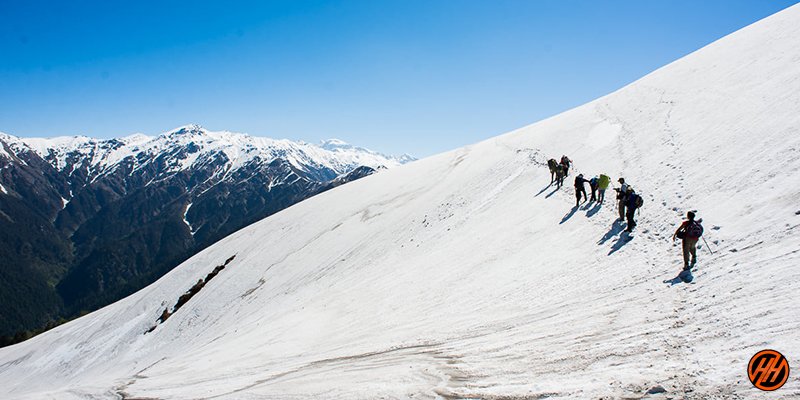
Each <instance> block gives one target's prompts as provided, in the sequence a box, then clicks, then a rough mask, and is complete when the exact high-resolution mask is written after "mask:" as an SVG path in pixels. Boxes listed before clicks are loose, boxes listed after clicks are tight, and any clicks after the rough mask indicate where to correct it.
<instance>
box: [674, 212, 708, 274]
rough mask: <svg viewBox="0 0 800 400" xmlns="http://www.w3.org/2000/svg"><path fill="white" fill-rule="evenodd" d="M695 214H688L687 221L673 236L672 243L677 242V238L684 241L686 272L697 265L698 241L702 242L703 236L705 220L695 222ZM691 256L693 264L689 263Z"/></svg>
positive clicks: (684, 268)
mask: <svg viewBox="0 0 800 400" xmlns="http://www.w3.org/2000/svg"><path fill="white" fill-rule="evenodd" d="M694 217H695V214H694V212H693V211H689V212H687V213H686V218H687V220H686V221H683V223H682V224H681V226H680V227H678V230H676V231H675V234H674V235H672V241H673V242H674V241H675V238H679V239H682V240H683V270H684V271H686V270H688V269H691V268H692V267H694V266H695V264H697V241H698V240H700V236H703V225H702V224H701V223H702V222H703V220H699V221H695V220H694ZM690 256H691V264H690V263H689V257H690Z"/></svg>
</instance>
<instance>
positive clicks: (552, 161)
mask: <svg viewBox="0 0 800 400" xmlns="http://www.w3.org/2000/svg"><path fill="white" fill-rule="evenodd" d="M557 166H558V162H556V159H555V158H551V159H549V160H547V168H549V169H550V184H552V183H553V181H554V180H555V177H556V167H557Z"/></svg>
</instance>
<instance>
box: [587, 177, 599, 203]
mask: <svg viewBox="0 0 800 400" xmlns="http://www.w3.org/2000/svg"><path fill="white" fill-rule="evenodd" d="M598 180H599V179H598V178H597V176H595V177H594V178H592V179H589V187H590V188H591V189H592V198H591V199H589V202H592V201H597V182H598Z"/></svg>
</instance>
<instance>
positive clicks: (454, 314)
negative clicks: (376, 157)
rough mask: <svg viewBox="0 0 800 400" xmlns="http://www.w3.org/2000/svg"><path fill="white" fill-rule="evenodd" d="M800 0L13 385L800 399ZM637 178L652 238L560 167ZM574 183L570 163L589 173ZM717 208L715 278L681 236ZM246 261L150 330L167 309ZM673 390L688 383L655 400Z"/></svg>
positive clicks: (65, 330) (216, 395)
mask: <svg viewBox="0 0 800 400" xmlns="http://www.w3.org/2000/svg"><path fill="white" fill-rule="evenodd" d="M798 109H800V7H798V6H795V7H792V8H790V9H787V10H785V11H783V12H781V13H778V14H776V15H774V16H771V17H769V18H767V19H765V20H763V21H761V22H759V23H756V24H754V25H752V26H750V27H747V28H745V29H743V30H741V31H738V32H736V33H734V34H732V35H730V36H728V37H725V38H723V39H721V40H719V41H717V42H715V43H713V44H711V45H709V46H707V47H705V48H703V49H701V50H699V51H697V52H695V53H693V54H691V55H689V56H687V57H685V58H683V59H681V60H678V61H676V62H674V63H672V64H670V65H667V66H665V67H663V68H661V69H659V70H657V71H655V72H653V73H652V74H650V75H648V76H646V77H644V78H642V79H640V80H639V81H637V82H634V83H633V84H631V85H629V86H627V87H625V88H623V89H621V90H619V91H617V92H615V93H612V94H610V95H608V96H606V97H603V98H600V99H598V100H596V101H593V102H591V103H588V104H586V105H584V106H581V107H578V108H576V109H573V110H570V111H568V112H566V113H563V114H561V115H558V116H555V117H553V118H550V119H547V120H544V121H541V122H539V123H536V124H533V125H531V126H528V127H525V128H522V129H519V130H517V131H514V132H511V133H508V134H506V135H503V136H499V137H496V138H493V139H490V140H487V141H484V142H481V143H478V144H475V145H472V146H467V147H464V148H461V149H457V150H454V151H451V152H448V153H444V154H440V155H437V156H434V157H430V158H427V159H424V160H421V161H418V162H415V163H412V164H409V165H406V166H403V167H401V168H395V169H391V170H388V171H386V172H384V173H381V174H376V175H372V176H370V177H367V178H365V179H361V180H358V181H355V182H353V183H349V184H347V185H344V186H342V187H339V188H336V189H334V190H331V191H328V192H325V193H323V194H320V195H318V196H315V197H313V198H311V199H309V200H307V201H303V202H301V203H299V204H296V205H294V206H292V207H290V208H288V209H286V210H284V211H281V212H279V213H277V214H275V215H273V216H270V217H268V218H266V219H264V220H262V221H260V222H258V223H255V224H253V225H251V226H249V227H247V228H244V229H242V230H240V231H238V232H236V233H234V234H233V235H231V236H229V237H227V238H226V239H224V240H222V241H221V242H219V243H217V244H216V245H214V246H212V247H209V248H208V249H206V250H205V251H203V252H201V253H199V254H198V255H196V256H194V257H192V258H191V259H189V260H188V261H186V262H184V263H183V264H181V265H180V266H179V267H177V268H176V269H174V270H173V271H172V272H170V273H169V274H167V275H166V276H164V277H163V278H162V279H160V280H159V281H158V282H156V283H154V284H152V285H150V286H149V287H147V288H145V289H143V290H141V291H140V292H138V293H136V294H134V295H132V296H130V297H128V298H126V299H123V300H121V301H119V302H117V303H115V304H112V305H110V306H107V307H105V308H103V309H101V310H99V311H97V312H94V313H91V314H89V315H87V316H84V317H82V318H80V319H78V320H75V321H73V322H70V323H68V324H65V325H63V326H60V327H58V328H56V329H54V330H52V331H50V332H47V333H45V334H42V335H40V336H37V337H35V338H33V339H31V340H28V341H26V342H23V343H21V344H18V345H14V346H11V347H9V348H4V349H0V397H2V398H4V399H51V398H52V399H73V398H74V399H89V398H92V399H105V398H108V399H112V398H120V397H121V398H156V399H212V398H213V399H292V398H297V399H304V398H347V399H349V398H363V399H372V398H411V397H413V398H447V399H450V398H496V399H500V398H504V399H505V398H509V399H510V398H544V397H547V398H595V399H596V398H642V397H646V398H651V397H652V398H693V399H709V398H713V399H723V398H752V399H762V398H792V397H795V398H796V397H798V396H800V381H798V378H797V377H796V374H793V375H792V376H791V377H790V380H789V382H787V383H786V385H785V386H784V387H783V388H781V389H779V390H778V391H776V392H771V393H765V392H761V391H759V390H757V389H755V388H753V387H752V386H751V385H750V383H749V381H748V379H747V376H746V373H745V370H746V366H747V363H748V360H749V359H750V357H751V356H752V355H753V354H755V352H757V351H759V350H762V349H764V348H772V349H776V350H779V351H781V352H782V353H783V354H784V355H786V356H787V357H788V359H789V363H790V364H791V365H792V366H793V367H794V368H795V369H796V368H797V367H798V366H800V318H798V317H800V314H798V309H800V301H798V296H800V268H798V264H799V263H800V241H798V240H797V238H798V232H799V230H798V227H799V226H800V215H798V214H800V203H799V202H798V201H797V199H798V197H800V113H798ZM562 154H568V155H569V156H570V157H571V158H572V159H573V160H574V161H575V169H576V172H583V173H584V174H586V175H594V174H597V173H602V172H605V173H608V174H610V175H611V176H612V177H613V180H614V181H616V179H617V177H619V176H624V177H625V178H626V180H627V181H628V182H629V183H631V184H632V185H633V187H634V188H636V190H637V192H639V193H640V194H642V195H643V196H644V198H645V204H644V207H643V209H642V210H641V212H640V215H639V217H638V222H639V225H638V227H637V230H636V231H635V236H634V238H633V240H631V241H629V242H625V241H623V240H619V238H620V237H619V235H618V233H617V230H615V228H614V227H613V226H612V222H613V221H614V218H615V216H616V210H615V207H614V205H613V204H612V201H608V199H611V198H613V194H614V193H613V191H611V190H609V192H608V193H607V197H608V199H607V202H606V204H604V205H603V206H602V207H601V208H595V207H590V208H588V209H586V208H584V207H582V208H580V209H572V206H573V205H574V201H575V199H574V196H573V194H572V190H571V185H570V184H569V183H567V184H566V185H565V187H564V188H563V189H562V190H560V191H558V190H554V188H553V187H548V186H547V185H548V182H549V173H548V171H547V168H546V167H545V166H544V165H542V164H543V163H544V161H545V160H546V159H547V158H549V157H560V156H561V155H562ZM570 178H571V177H570ZM689 209H698V210H699V212H698V214H699V217H702V218H703V219H704V225H705V227H706V235H705V237H706V239H707V240H708V241H709V242H710V243H711V245H712V246H713V251H714V254H710V253H709V249H708V248H707V247H706V246H705V245H703V246H702V248H700V249H699V250H698V252H699V254H698V256H699V263H698V265H699V266H698V269H697V271H696V272H695V284H682V283H681V284H677V285H674V286H670V285H668V284H665V283H663V281H664V280H666V279H671V278H673V277H675V276H676V275H677V273H678V271H679V270H680V268H681V266H682V261H681V255H680V250H679V248H678V247H674V246H673V245H672V242H671V240H670V237H671V236H672V233H673V231H674V230H675V228H676V227H677V225H678V224H679V223H680V220H681V217H682V215H683V214H684V213H685V211H686V210H689ZM234 254H235V255H236V259H235V260H234V261H232V262H231V263H230V264H229V265H228V267H227V268H226V269H224V270H223V271H221V272H220V273H219V275H218V276H217V277H216V278H214V280H212V281H211V282H210V283H209V284H208V285H207V286H206V287H205V288H204V289H203V290H202V291H201V292H200V293H199V294H198V295H196V296H195V297H194V298H192V299H191V300H190V301H189V302H188V303H187V304H186V305H185V306H184V307H183V308H182V309H180V310H179V311H178V312H177V313H176V314H175V315H173V316H172V317H171V318H170V319H169V320H168V321H167V322H165V323H163V324H161V325H159V326H158V327H157V328H156V330H155V331H154V332H152V333H149V334H147V335H144V334H143V332H144V331H145V330H146V329H148V328H149V327H151V326H152V325H153V324H154V322H155V320H156V319H157V318H158V316H159V315H160V314H161V312H162V311H163V309H164V308H165V307H167V306H171V305H173V304H174V303H175V301H176V300H177V298H178V296H180V295H181V294H182V293H183V292H184V291H186V290H188V289H189V288H190V287H191V286H192V285H193V284H194V282H196V281H197V280H198V279H199V278H202V277H204V276H205V275H206V274H207V273H208V272H210V271H211V270H212V269H213V268H214V266H216V265H219V264H221V263H222V262H223V261H224V260H225V259H227V258H228V257H230V256H232V255H234ZM656 385H661V386H663V387H664V388H665V389H666V390H667V393H665V394H660V395H645V392H646V391H647V390H648V389H649V388H651V387H654V386H656Z"/></svg>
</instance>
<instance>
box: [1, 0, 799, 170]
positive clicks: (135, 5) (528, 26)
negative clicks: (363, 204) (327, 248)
mask: <svg viewBox="0 0 800 400" xmlns="http://www.w3.org/2000/svg"><path fill="white" fill-rule="evenodd" d="M795 2H796V1H778V0H771V1H765V0H749V1H742V0H703V1H699V0H681V1H678V0H675V1H658V0H647V1H642V0H631V1H591V0H586V1H570V0H539V1H535V0H529V1H499V0H492V1H489V0H487V1H468V0H446V1H438V0H424V1H413V0H403V1H383V0H369V1H286V2H277V1H276V2H268V1H252V2H244V1H240V2H239V1H224V2H223V1H204V0H195V1H185V2H179V1H167V0H162V1H152V2H151V1H127V2H122V1H52V2H38V1H25V0H18V1H17V0H0V131H3V132H6V133H10V134H14V135H17V136H60V135H74V134H85V135H88V136H95V137H112V136H122V135H127V134H130V133H134V132H143V133H146V134H158V133H160V132H163V131H166V130H169V129H172V128H174V127H177V126H180V125H184V124H188V123H198V124H201V125H203V126H205V127H207V128H209V129H212V130H223V129H225V130H232V131H239V132H247V133H250V134H253V135H258V136H270V137H276V138H289V139H297V140H305V141H308V142H316V141H318V140H320V139H325V138H330V137H338V138H340V139H343V140H346V141H349V142H351V143H354V144H358V145H362V146H366V147H370V148H373V149H375V150H379V151H383V152H387V153H404V152H407V153H411V154H414V155H417V156H427V155H430V154H433V153H437V152H441V151H444V150H449V149H452V148H456V147H459V146H462V145H466V144H469V143H472V142H476V141H478V140H482V139H485V138H488V137H491V136H495V135H498V134H501V133H504V132H507V131H509V130H512V129H515V128H518V127H521V126H524V125H526V124H529V123H532V122H536V121H538V120H540V119H542V118H545V117H548V116H551V115H554V114H557V113H559V112H561V111H564V110H567V109H569V108H572V107H574V106H577V105H580V104H582V103H585V102H587V101H590V100H592V99H594V98H597V97H599V96H602V95H604V94H607V93H609V92H611V91H613V90H616V89H618V88H620V87H622V86H624V85H625V84H627V83H630V82H632V81H634V80H636V79H637V78H639V77H641V76H643V75H645V74H647V73H648V72H651V71H652V70H654V69H656V68H658V67H660V66H662V65H664V64H666V63H669V62H671V61H673V60H675V59H678V58H680V57H682V56H684V55H686V54H688V53H690V52H692V51H694V50H696V49H698V48H700V47H702V46H704V45H706V44H708V43H710V42H712V41H714V40H716V39H718V38H720V37H722V36H725V35H727V34H729V33H731V32H733V31H735V30H737V29H739V28H742V27H744V26H746V25H748V24H750V23H753V22H755V21H757V20H759V19H761V18H764V17H766V16H768V15H770V14H772V13H775V12H777V11H779V10H781V9H783V8H786V7H788V6H790V5H791V4H794V3H795Z"/></svg>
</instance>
